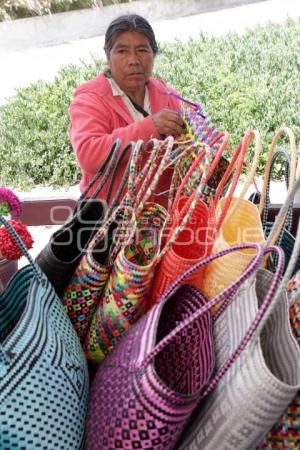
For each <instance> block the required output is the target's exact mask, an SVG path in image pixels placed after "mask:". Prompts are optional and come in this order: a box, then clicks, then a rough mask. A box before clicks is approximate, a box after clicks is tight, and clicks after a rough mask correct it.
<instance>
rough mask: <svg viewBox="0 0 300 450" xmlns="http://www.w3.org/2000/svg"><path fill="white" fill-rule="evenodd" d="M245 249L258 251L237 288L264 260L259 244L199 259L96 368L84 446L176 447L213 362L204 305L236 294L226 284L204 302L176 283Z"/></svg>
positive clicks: (193, 291)
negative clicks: (211, 299) (210, 263)
mask: <svg viewBox="0 0 300 450" xmlns="http://www.w3.org/2000/svg"><path fill="white" fill-rule="evenodd" d="M245 248H254V249H256V250H257V254H256V256H255V257H254V259H253V261H252V262H251V263H250V264H249V265H248V267H247V268H246V270H245V271H244V273H243V274H242V275H241V276H240V278H239V279H238V280H237V282H236V283H235V289H237V288H238V287H239V286H240V285H241V284H242V283H243V281H244V280H245V279H247V277H249V275H250V274H251V273H253V271H255V270H256V269H257V267H258V266H259V265H260V263H261V261H262V258H263V249H262V248H261V247H260V246H259V245H257V244H247V245H246V244H244V245H238V246H235V247H234V248H232V249H227V250H225V251H223V252H220V253H219V254H217V255H212V256H210V257H208V258H206V259H204V260H203V261H201V262H199V263H197V264H196V265H195V266H194V267H193V268H191V269H190V270H188V271H187V272H186V273H185V274H184V275H183V276H181V277H180V278H179V279H178V280H177V281H176V282H175V283H174V284H173V285H172V286H171V287H170V288H169V289H168V290H167V291H166V292H165V294H164V295H163V297H162V298H161V301H160V302H159V303H158V304H157V305H156V306H155V307H154V308H152V309H151V310H150V311H149V312H148V313H147V314H146V315H145V316H143V317H142V318H141V319H140V320H139V321H138V322H137V323H136V324H135V325H134V326H133V327H132V328H131V329H130V330H129V332H128V333H127V334H126V335H125V336H124V337H123V339H122V340H121V341H120V342H119V344H118V345H117V346H116V347H115V349H114V351H113V352H112V353H111V354H110V355H109V356H108V357H107V358H106V359H105V361H104V363H103V364H101V365H100V366H99V368H98V371H97V373H96V376H95V378H94V380H93V384H92V390H91V397H90V403H89V411H88V418H87V423H86V431H87V441H86V450H100V449H101V450H110V449H118V448H120V449H123V450H125V449H135V448H136V449H151V450H171V449H173V448H174V446H175V444H176V442H177V440H178V439H179V437H180V435H181V433H182V431H183V429H184V427H185V425H186V423H187V421H188V419H189V418H190V416H191V414H192V412H193V410H194V409H195V408H196V406H197V405H198V403H199V399H200V398H201V397H202V394H203V390H205V387H206V385H207V384H208V382H209V380H210V378H211V374H212V370H213V367H214V359H215V358H214V351H213V340H212V318H211V314H210V311H209V309H210V308H211V307H212V306H214V305H215V304H216V303H218V302H219V301H220V300H225V302H224V303H228V302H229V300H230V299H231V298H232V295H233V293H234V292H235V290H234V289H233V288H230V289H227V290H226V294H227V295H226V296H224V295H223V296H222V294H223V293H222V294H220V295H219V296H218V297H217V298H216V299H215V300H213V301H212V302H210V303H209V304H208V303H207V302H206V300H205V299H204V298H203V296H202V295H201V294H200V293H199V291H197V289H195V288H193V287H191V286H189V285H184V286H181V287H179V286H180V283H181V282H182V281H183V280H184V279H185V278H186V277H188V276H189V275H191V273H192V272H193V271H194V270H197V269H199V267H200V266H204V265H205V264H207V263H208V262H210V261H212V260H213V259H215V258H217V257H220V256H223V255H225V254H227V253H229V252H230V251H234V250H240V249H245ZM224 292H225V291H224ZM220 309H222V308H220Z"/></svg>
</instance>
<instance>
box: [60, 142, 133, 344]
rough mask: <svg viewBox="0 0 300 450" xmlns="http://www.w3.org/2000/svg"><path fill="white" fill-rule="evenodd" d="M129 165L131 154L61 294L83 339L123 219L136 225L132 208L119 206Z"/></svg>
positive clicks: (127, 149) (128, 148)
mask: <svg viewBox="0 0 300 450" xmlns="http://www.w3.org/2000/svg"><path fill="white" fill-rule="evenodd" d="M129 150H130V151H131V150H132V148H131V146H127V147H125V149H124V151H123V152H122V153H121V155H120V157H119V159H118V162H117V164H116V166H115V168H114V170H113V171H112V176H111V182H110V186H109V189H108V191H109V192H111V190H112V187H113V184H114V181H115V178H116V174H117V173H118V170H119V167H120V166H121V165H122V162H123V160H124V157H126V154H127V152H128V151H129ZM130 167H131V157H129V161H128V164H127V168H126V170H125V171H124V174H123V176H122V180H121V182H120V184H119V187H118V189H117V193H116V195H115V198H114V199H113V201H112V204H111V205H110V207H108V208H107V211H106V218H105V219H104V220H103V224H102V226H101V227H100V228H99V229H98V231H97V232H96V234H95V235H94V237H93V238H92V239H91V241H90V243H89V244H88V246H87V248H86V250H85V252H84V254H83V256H82V258H81V260H80V261H79V264H78V265H77V267H76V269H75V271H74V273H73V274H72V276H71V279H70V281H69V282H68V284H67V285H66V287H65V289H64V292H63V294H62V303H63V305H64V307H65V310H66V312H67V314H68V315H69V317H70V319H71V322H72V324H73V326H74V327H75V329H76V331H77V334H78V336H79V338H80V340H81V342H83V340H84V338H85V335H86V332H87V330H88V327H89V324H90V321H91V318H92V316H93V314H94V312H95V311H96V309H97V305H98V302H99V299H100V297H101V294H102V292H103V289H104V287H105V285H106V282H107V279H108V277H109V274H110V272H111V269H112V265H113V262H114V261H113V259H112V258H111V252H112V246H113V245H114V244H115V243H116V242H115V241H116V239H115V233H116V231H117V229H118V227H119V225H120V222H122V223H123V225H124V221H125V220H127V225H128V226H129V224H130V225H133V224H134V218H133V216H132V214H131V213H132V211H129V210H128V208H126V207H125V208H124V207H123V206H119V207H118V206H117V205H118V203H119V201H120V198H121V196H122V193H123V191H124V187H125V185H126V184H127V181H128V175H129V170H130ZM126 195H127V194H126ZM130 214H131V217H130ZM130 219H131V220H130Z"/></svg>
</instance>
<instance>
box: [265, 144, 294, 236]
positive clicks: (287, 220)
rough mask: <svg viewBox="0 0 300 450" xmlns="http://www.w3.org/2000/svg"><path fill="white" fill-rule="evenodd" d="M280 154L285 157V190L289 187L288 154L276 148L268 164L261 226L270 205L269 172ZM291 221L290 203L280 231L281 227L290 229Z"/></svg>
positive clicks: (291, 206)
mask: <svg viewBox="0 0 300 450" xmlns="http://www.w3.org/2000/svg"><path fill="white" fill-rule="evenodd" d="M280 156H284V158H285V164H284V169H285V170H284V178H285V184H286V187H287V190H288V189H289V174H290V159H289V155H288V153H287V152H286V151H285V150H277V151H276V152H275V153H274V154H273V157H272V160H271V165H270V176H269V177H268V179H267V188H266V195H265V206H264V209H263V215H262V225H263V228H265V227H266V225H267V220H268V213H269V209H270V205H271V200H270V183H271V173H272V170H273V167H274V165H275V163H276V161H277V160H278V159H279V157H280ZM292 222H293V204H292V203H291V204H290V206H289V208H288V212H287V215H286V218H285V221H284V226H283V227H282V229H281V232H282V231H283V228H285V229H287V230H288V231H291V229H292Z"/></svg>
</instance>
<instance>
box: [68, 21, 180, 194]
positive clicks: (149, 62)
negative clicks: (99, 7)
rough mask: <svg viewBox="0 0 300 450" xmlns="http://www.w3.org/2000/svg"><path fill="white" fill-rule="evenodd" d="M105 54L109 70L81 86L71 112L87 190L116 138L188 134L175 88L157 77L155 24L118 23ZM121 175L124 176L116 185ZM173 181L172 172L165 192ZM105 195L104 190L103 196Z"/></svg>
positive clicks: (109, 31)
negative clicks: (174, 95)
mask: <svg viewBox="0 0 300 450" xmlns="http://www.w3.org/2000/svg"><path fill="white" fill-rule="evenodd" d="M104 49H105V52H106V58H107V64H108V68H109V70H108V71H107V72H106V73H104V74H100V75H98V76H97V77H96V78H94V79H92V80H90V81H88V82H86V83H84V84H82V85H81V86H79V87H78V88H77V89H76V91H75V93H74V99H73V101H72V103H71V105H70V110H69V111H70V121H71V125H70V131H69V134H70V139H71V143H72V146H73V149H74V151H75V153H76V156H77V159H78V162H79V165H80V169H81V172H82V180H81V183H80V189H81V190H84V188H85V187H86V186H87V185H88V183H89V181H90V180H91V179H92V177H93V175H94V174H95V172H96V171H97V168H98V167H99V166H100V164H101V163H102V161H103V160H104V159H105V157H106V156H107V152H108V151H109V149H110V148H111V145H112V143H113V142H114V141H115V139H116V138H119V139H121V141H122V143H123V145H125V144H127V143H128V142H129V141H137V140H138V139H142V140H143V141H144V142H147V141H148V140H149V139H151V138H161V137H162V136H166V135H173V136H178V135H180V134H182V133H183V121H182V119H181V115H180V110H181V107H180V104H179V102H178V100H177V99H176V98H175V97H173V96H172V95H170V94H169V92H170V91H172V89H171V88H170V87H169V86H167V85H166V84H165V83H164V82H163V81H160V80H157V79H154V78H152V77H151V74H152V69H153V64H154V57H155V55H156V54H157V52H158V46H157V43H156V40H155V36H154V32H153V29H152V28H151V26H150V24H149V23H148V22H147V21H146V20H145V19H144V18H143V17H141V16H138V15H136V14H130V15H125V16H121V17H119V18H117V19H115V20H114V21H113V22H112V23H111V24H110V25H109V27H108V29H107V31H106V34H105V46H104ZM173 92H175V91H173ZM126 162H127V161H124V167H125V165H126ZM121 176H122V171H121V172H120V174H119V178H117V180H116V183H115V185H116V186H117V185H118V179H120V178H121ZM169 182H170V172H166V173H165V174H164V176H163V177H162V179H161V181H160V185H159V191H164V190H166V189H167V188H168V186H169ZM105 194H106V192H105V190H104V191H102V197H105Z"/></svg>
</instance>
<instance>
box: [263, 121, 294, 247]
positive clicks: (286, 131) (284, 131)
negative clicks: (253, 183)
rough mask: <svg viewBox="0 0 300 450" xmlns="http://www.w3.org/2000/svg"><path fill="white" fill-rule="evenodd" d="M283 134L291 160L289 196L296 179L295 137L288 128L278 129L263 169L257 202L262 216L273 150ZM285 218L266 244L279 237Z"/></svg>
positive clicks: (273, 241)
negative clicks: (262, 182)
mask: <svg viewBox="0 0 300 450" xmlns="http://www.w3.org/2000/svg"><path fill="white" fill-rule="evenodd" d="M283 134H286V135H287V137H288V138H289V143H290V153H291V159H290V175H289V182H288V190H287V194H289V192H290V191H291V190H292V188H293V186H294V184H295V179H296V170H297V147H296V139H295V135H294V133H293V132H292V130H291V129H290V128H288V127H281V128H279V130H277V131H276V133H275V136H274V137H273V139H272V142H271V145H270V148H269V152H268V159H267V164H266V169H265V177H264V184H263V189H262V193H261V197H260V202H259V213H260V214H262V211H263V208H264V207H265V204H266V196H267V190H268V184H269V179H270V173H271V170H272V159H273V155H274V153H275V149H276V146H277V143H278V141H279V139H280V138H281V137H282V135H283ZM287 213H288V210H286V214H287ZM286 214H285V216H282V220H281V222H277V221H276V222H277V225H276V229H274V230H273V233H272V241H270V240H269V238H268V240H267V242H269V243H270V242H272V243H275V242H276V241H277V239H278V237H279V235H280V232H281V229H282V227H283V226H284V222H285V217H286ZM274 226H275V224H274V225H273V227H272V228H274Z"/></svg>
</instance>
